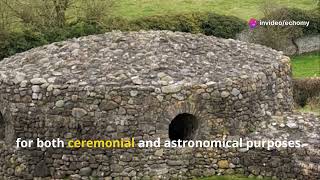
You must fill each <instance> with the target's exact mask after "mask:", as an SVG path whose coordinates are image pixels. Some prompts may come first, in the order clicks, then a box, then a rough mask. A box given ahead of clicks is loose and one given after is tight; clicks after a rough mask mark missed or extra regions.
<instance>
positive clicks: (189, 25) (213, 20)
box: [0, 9, 246, 59]
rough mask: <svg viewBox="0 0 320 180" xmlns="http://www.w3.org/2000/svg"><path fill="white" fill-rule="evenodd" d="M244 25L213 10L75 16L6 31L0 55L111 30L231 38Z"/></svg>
mask: <svg viewBox="0 0 320 180" xmlns="http://www.w3.org/2000/svg"><path fill="white" fill-rule="evenodd" d="M91 10H92V9H91ZM98 15H99V14H98ZM98 15H97V16H98ZM98 17H100V15H99V16H98ZM245 26H246V23H245V22H243V21H242V20H240V19H238V18H235V17H230V16H222V15H217V14H213V13H188V14H175V15H163V16H150V17H143V18H140V19H136V20H131V21H129V20H126V19H122V18H118V17H109V18H107V19H106V20H105V21H104V22H103V23H102V22H94V21H90V20H88V19H78V20H77V21H75V22H71V23H68V24H65V25H64V26H62V27H61V26H54V27H50V28H34V27H33V26H26V27H25V29H26V30H23V31H22V32H19V33H10V36H6V38H1V37H0V38H1V39H4V40H3V41H1V43H0V59H2V58H4V57H7V56H10V55H13V54H14V53H18V52H22V51H26V50H28V49H31V48H33V47H37V46H40V45H43V44H46V43H52V42H56V41H63V40H66V39H68V38H73V37H80V36H86V35H91V34H100V33H104V32H106V31H112V30H121V31H138V30H141V29H143V30H171V31H181V32H189V33H204V34H206V35H214V36H218V37H223V38H234V37H235V35H236V34H237V33H239V32H241V30H242V29H244V28H245ZM0 35H1V34H0Z"/></svg>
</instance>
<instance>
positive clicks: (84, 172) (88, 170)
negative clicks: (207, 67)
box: [79, 167, 92, 176]
mask: <svg viewBox="0 0 320 180" xmlns="http://www.w3.org/2000/svg"><path fill="white" fill-rule="evenodd" d="M91 173H92V169H91V168H90V167H85V168H81V169H80V171H79V174H80V176H90V175H91Z"/></svg>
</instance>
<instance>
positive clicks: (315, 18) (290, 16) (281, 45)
mask: <svg viewBox="0 0 320 180" xmlns="http://www.w3.org/2000/svg"><path fill="white" fill-rule="evenodd" d="M269 9H270V8H267V7H265V9H264V10H263V12H264V13H265V17H264V18H262V20H275V21H282V20H286V21H292V20H294V21H309V26H308V27H306V26H260V27H258V28H257V29H255V30H254V31H252V32H253V36H252V42H254V43H258V44H262V45H266V46H269V47H271V48H274V49H276V50H281V51H285V52H287V53H289V54H290V53H291V52H290V50H289V49H287V48H288V47H289V46H290V45H291V44H293V45H294V46H295V48H297V47H296V44H295V42H294V40H295V39H297V38H299V37H302V36H306V35H312V34H319V33H320V21H319V19H320V14H319V13H318V11H317V10H309V11H306V10H301V9H296V8H280V9H272V10H269ZM288 50H289V52H288ZM295 51H296V49H295Z"/></svg>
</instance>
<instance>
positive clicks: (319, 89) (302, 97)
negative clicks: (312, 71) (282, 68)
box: [293, 77, 320, 107]
mask: <svg viewBox="0 0 320 180" xmlns="http://www.w3.org/2000/svg"><path fill="white" fill-rule="evenodd" d="M319 97H320V78H319V77H316V78H305V79H294V80H293V98H294V101H295V103H296V104H298V105H299V106H301V107H304V106H305V105H306V104H307V102H308V101H310V100H311V99H315V98H319Z"/></svg>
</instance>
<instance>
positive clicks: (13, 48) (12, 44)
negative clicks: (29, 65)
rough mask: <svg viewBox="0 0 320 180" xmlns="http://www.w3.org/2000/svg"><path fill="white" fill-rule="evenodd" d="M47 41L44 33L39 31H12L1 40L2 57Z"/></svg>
mask: <svg viewBox="0 0 320 180" xmlns="http://www.w3.org/2000/svg"><path fill="white" fill-rule="evenodd" d="M47 43H48V42H47V41H46V39H45V38H44V36H43V34H41V33H38V32H34V31H31V30H26V31H23V32H12V33H10V34H8V36H6V37H5V38H4V39H2V41H1V42H0V59H2V58H5V57H8V56H11V55H13V54H16V53H20V52H23V51H26V50H28V49H31V48H33V47H36V46H41V45H44V44H47Z"/></svg>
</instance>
